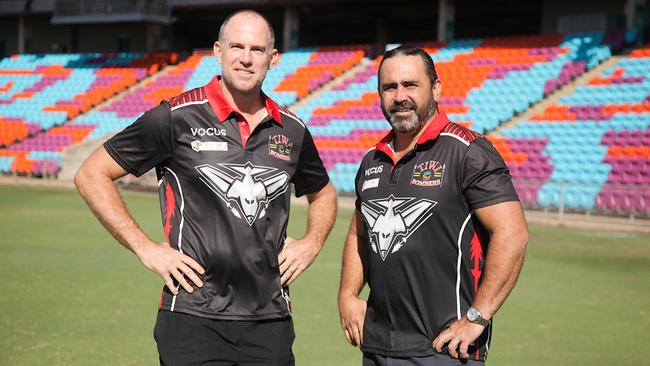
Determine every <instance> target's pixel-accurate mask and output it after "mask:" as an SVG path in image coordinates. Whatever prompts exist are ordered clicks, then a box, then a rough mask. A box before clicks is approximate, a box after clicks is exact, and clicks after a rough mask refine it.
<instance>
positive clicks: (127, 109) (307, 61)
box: [0, 47, 365, 174]
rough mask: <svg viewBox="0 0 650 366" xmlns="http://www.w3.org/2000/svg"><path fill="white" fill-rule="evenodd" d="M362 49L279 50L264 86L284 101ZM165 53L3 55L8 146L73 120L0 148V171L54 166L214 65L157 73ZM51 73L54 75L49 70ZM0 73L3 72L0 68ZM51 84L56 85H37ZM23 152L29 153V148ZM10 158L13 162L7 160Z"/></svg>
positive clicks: (1, 123)
mask: <svg viewBox="0 0 650 366" xmlns="http://www.w3.org/2000/svg"><path fill="white" fill-rule="evenodd" d="M364 54H365V53H364V51H363V50H362V49H361V48H360V47H323V48H317V49H298V50H294V51H290V52H287V53H284V54H283V55H282V56H281V58H280V62H279V64H278V65H277V67H275V68H273V69H272V70H270V71H269V73H268V77H267V79H266V81H265V84H264V91H265V92H266V93H267V94H269V95H270V96H271V97H272V98H274V99H275V100H276V101H278V103H280V104H282V105H285V106H288V105H291V104H293V103H295V102H296V101H297V100H298V99H299V98H302V97H304V96H306V95H307V94H308V93H311V92H312V91H314V90H315V89H317V88H319V87H320V86H321V85H323V84H324V83H326V82H328V81H330V80H332V79H333V78H335V77H338V76H340V75H341V74H342V73H343V72H344V71H345V70H347V69H349V68H351V67H352V66H353V65H355V64H356V63H358V62H359V61H360V60H361V59H362V58H363V56H364ZM161 57H162V58H161ZM166 57H169V55H167V54H149V55H146V56H145V55H134V54H119V55H60V56H57V55H48V56H45V57H44V58H45V59H46V60H45V61H44V60H42V58H40V57H37V56H20V57H18V58H20V60H19V61H15V60H14V59H4V60H2V63H0V67H6V68H8V70H10V71H11V73H9V72H7V73H8V74H10V75H12V76H14V78H13V79H6V80H3V79H0V97H2V96H3V95H4V94H1V93H8V92H9V91H8V90H11V91H10V92H11V93H13V94H12V95H13V98H14V99H20V100H19V102H15V101H13V102H12V103H11V104H10V105H6V106H5V104H9V103H3V100H2V99H0V116H2V117H0V128H1V129H0V131H2V132H1V133H0V140H1V141H0V142H4V144H5V145H9V144H11V143H12V142H14V141H15V140H20V139H24V138H26V137H27V136H29V135H34V134H37V133H38V131H45V130H48V129H51V128H52V126H55V125H56V126H58V125H61V124H62V123H64V122H65V121H67V120H68V119H70V118H72V119H73V120H72V121H71V122H69V123H67V124H66V125H65V128H63V129H52V131H47V132H44V133H42V134H38V136H35V137H32V138H30V139H27V140H25V141H22V142H18V143H14V144H12V145H11V146H8V148H7V150H8V151H9V152H5V153H4V155H5V156H4V157H3V158H2V160H0V162H1V163H0V169H2V170H1V171H3V172H8V171H10V170H11V171H14V172H17V173H36V174H41V173H44V174H54V173H56V172H57V171H58V169H59V168H60V166H61V163H62V153H61V151H62V150H63V149H64V148H65V147H67V146H69V145H70V144H74V143H78V142H80V141H83V140H86V139H93V138H96V137H101V136H104V135H107V134H110V133H114V132H117V131H119V130H121V129H123V128H124V127H126V126H127V125H129V124H130V123H132V122H133V121H134V120H135V119H136V118H137V117H139V116H140V115H141V114H142V113H143V112H144V111H146V110H147V109H149V108H152V107H154V106H156V105H157V104H158V103H160V101H161V100H162V99H167V98H170V97H172V96H174V95H177V94H180V93H181V92H183V91H184V90H189V89H192V88H194V87H197V86H202V85H205V84H207V83H208V81H209V80H210V79H211V78H212V77H214V75H215V74H217V73H220V71H221V68H220V65H219V64H218V63H217V62H216V59H215V57H214V56H213V55H212V54H211V53H197V54H195V55H193V56H191V57H189V58H188V59H187V60H185V61H184V62H182V63H180V64H179V65H177V66H176V67H173V68H170V69H167V70H165V71H162V72H159V73H156V72H157V71H158V69H159V67H160V66H163V65H165V64H167V63H168V62H167V61H168V60H167V59H166ZM173 57H174V58H175V59H174V60H173V62H175V61H176V60H177V57H178V56H177V55H175V54H173ZM23 58H25V60H23ZM152 61H153V62H152ZM160 61H163V62H160ZM169 61H172V60H169ZM147 62H148V63H147ZM42 65H46V66H47V67H49V68H47V69H44V70H40V69H37V71H39V70H40V71H39V72H40V73H42V74H44V75H46V76H44V77H42V78H41V77H40V76H39V75H40V74H38V73H37V74H36V75H31V74H29V72H27V71H24V74H25V75H28V76H30V78H31V79H25V80H23V79H24V78H16V77H15V75H16V74H17V73H16V72H15V71H16V70H23V69H20V67H23V68H24V70H26V69H28V67H45V66H42ZM139 65H146V66H148V68H141V67H139ZM17 68H18V69H17ZM50 74H54V76H48V75H50ZM77 74H79V76H78V75H77ZM0 75H3V74H2V73H1V71H0ZM147 75H153V76H154V77H153V78H152V80H150V81H148V82H147V83H146V85H143V86H142V87H140V88H137V89H136V90H133V91H128V92H126V93H123V94H121V95H119V97H118V98H116V99H115V100H113V101H111V103H110V104H108V105H106V106H103V107H102V108H101V109H98V110H93V111H91V112H87V111H88V110H89V109H90V108H91V107H92V106H94V105H96V104H98V103H100V102H101V101H103V100H104V99H105V98H107V97H110V96H113V95H115V94H117V93H119V92H121V91H123V90H124V89H125V88H126V87H129V86H132V85H133V84H135V83H136V82H137V81H139V80H141V79H142V78H143V77H145V76H147ZM17 79H20V80H17ZM30 80H31V83H32V84H35V83H37V80H38V85H36V87H32V88H31V89H30V88H26V87H25V86H29V85H30V84H29V83H30ZM68 80H69V81H70V84H71V85H77V84H80V83H81V84H83V85H80V86H79V88H78V89H80V90H82V92H80V94H77V95H74V93H76V92H77V90H76V89H74V88H71V87H70V86H69V85H61V84H62V81H66V82H67V81H68ZM3 82H4V84H3ZM53 84H55V85H56V86H57V88H58V89H56V90H50V89H52V88H50V89H48V90H47V91H45V92H43V91H41V90H42V89H43V88H46V87H47V86H50V85H53ZM5 89H6V90H7V91H5ZM34 93H36V95H34ZM43 94H47V96H49V99H48V100H47V101H46V102H43V103H42V104H43V105H45V107H43V108H42V112H39V114H37V115H32V114H31V111H33V110H34V107H36V108H40V107H41V104H38V105H37V106H35V105H34V103H36V101H37V100H39V99H38V98H37V96H39V95H43ZM61 95H65V96H66V98H67V99H66V98H64V99H61ZM73 95H74V98H73ZM23 99H24V100H27V101H28V103H31V104H29V105H24V106H23V105H22V104H20V103H22V102H21V101H22V100H23ZM2 108H4V110H6V111H7V112H6V116H5V115H3V114H2V111H3V109H2ZM84 112H87V113H84ZM23 115H27V116H30V118H32V117H33V118H32V119H28V120H30V121H31V120H34V121H38V124H34V123H32V124H30V123H21V122H22V120H21V119H18V118H15V117H16V116H23ZM30 151H32V152H33V153H29V152H30ZM12 152H13V153H12ZM19 152H20V153H19ZM22 152H28V153H22ZM11 159H14V160H15V161H13V160H12V161H13V163H12V162H9V163H8V161H10V160H11ZM39 161H40V163H39ZM12 167H13V168H12Z"/></svg>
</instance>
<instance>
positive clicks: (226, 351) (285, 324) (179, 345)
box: [154, 311, 295, 366]
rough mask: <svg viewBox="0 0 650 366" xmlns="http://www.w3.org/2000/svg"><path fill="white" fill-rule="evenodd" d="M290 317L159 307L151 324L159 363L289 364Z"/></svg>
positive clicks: (173, 365) (182, 365)
mask: <svg viewBox="0 0 650 366" xmlns="http://www.w3.org/2000/svg"><path fill="white" fill-rule="evenodd" d="M294 338H295V333H294V330H293V322H292V320H291V318H285V319H273V320H264V321H234V320H215V319H207V318H202V317H198V316H194V315H189V314H183V313H178V312H171V311H159V312H158V318H157V319H156V327H155V328H154V339H155V340H156V344H157V346H158V354H159V355H160V365H161V366H177V365H178V366H189V365H211V366H222V365H223V366H225V365H229V366H230V365H241V366H249V365H250V366H254V365H259V366H262V365H265V366H267V365H268V366H293V365H294V357H293V352H292V351H291V345H292V344H293V340H294Z"/></svg>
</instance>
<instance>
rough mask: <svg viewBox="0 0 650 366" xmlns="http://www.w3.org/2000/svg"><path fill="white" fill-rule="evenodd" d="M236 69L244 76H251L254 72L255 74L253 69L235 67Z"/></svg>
mask: <svg viewBox="0 0 650 366" xmlns="http://www.w3.org/2000/svg"><path fill="white" fill-rule="evenodd" d="M235 71H236V72H237V73H238V74H240V75H244V76H249V75H253V74H254V72H253V71H252V70H246V69H235Z"/></svg>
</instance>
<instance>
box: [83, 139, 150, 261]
mask: <svg viewBox="0 0 650 366" xmlns="http://www.w3.org/2000/svg"><path fill="white" fill-rule="evenodd" d="M101 154H105V152H104V151H97V152H96V153H95V154H93V156H91V157H90V158H89V159H88V161H87V162H85V163H84V164H83V165H82V167H81V168H80V169H79V172H77V174H76V176H75V180H74V182H75V185H76V186H77V189H78V190H79V193H80V194H81V196H82V197H83V199H84V200H85V201H86V203H87V204H88V207H90V210H91V211H92V212H93V213H94V214H95V216H96V217H97V218H98V219H99V221H100V222H101V223H102V225H104V227H105V228H106V229H107V230H108V231H109V232H110V233H111V235H113V237H114V238H115V239H117V240H118V241H119V242H120V243H121V244H122V245H124V246H125V247H126V248H128V249H129V250H131V251H133V252H134V253H135V254H138V251H139V249H140V247H141V246H142V245H144V244H145V243H147V242H149V241H150V239H149V238H148V237H147V235H146V234H145V233H144V232H143V231H142V229H140V227H139V226H138V224H137V223H136V222H135V220H134V219H133V217H132V216H131V215H130V214H129V212H128V210H127V208H126V205H125V204H124V201H123V200H122V197H121V196H120V193H119V192H118V190H117V188H116V187H115V186H114V185H113V179H112V177H111V176H110V175H109V174H110V173H108V172H106V171H105V170H104V169H101V168H98V166H101V164H95V163H96V162H97V160H98V159H102V158H103V157H102V156H98V155H101Z"/></svg>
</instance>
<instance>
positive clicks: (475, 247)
mask: <svg viewBox="0 0 650 366" xmlns="http://www.w3.org/2000/svg"><path fill="white" fill-rule="evenodd" d="M471 250H472V254H471V258H472V260H473V261H474V267H472V276H473V277H474V294H476V291H478V281H479V280H480V279H481V274H482V273H483V272H482V271H481V270H480V269H479V263H480V262H481V261H482V260H483V246H482V245H481V241H480V240H479V238H478V235H477V233H474V236H473V237H472V249H471Z"/></svg>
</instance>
